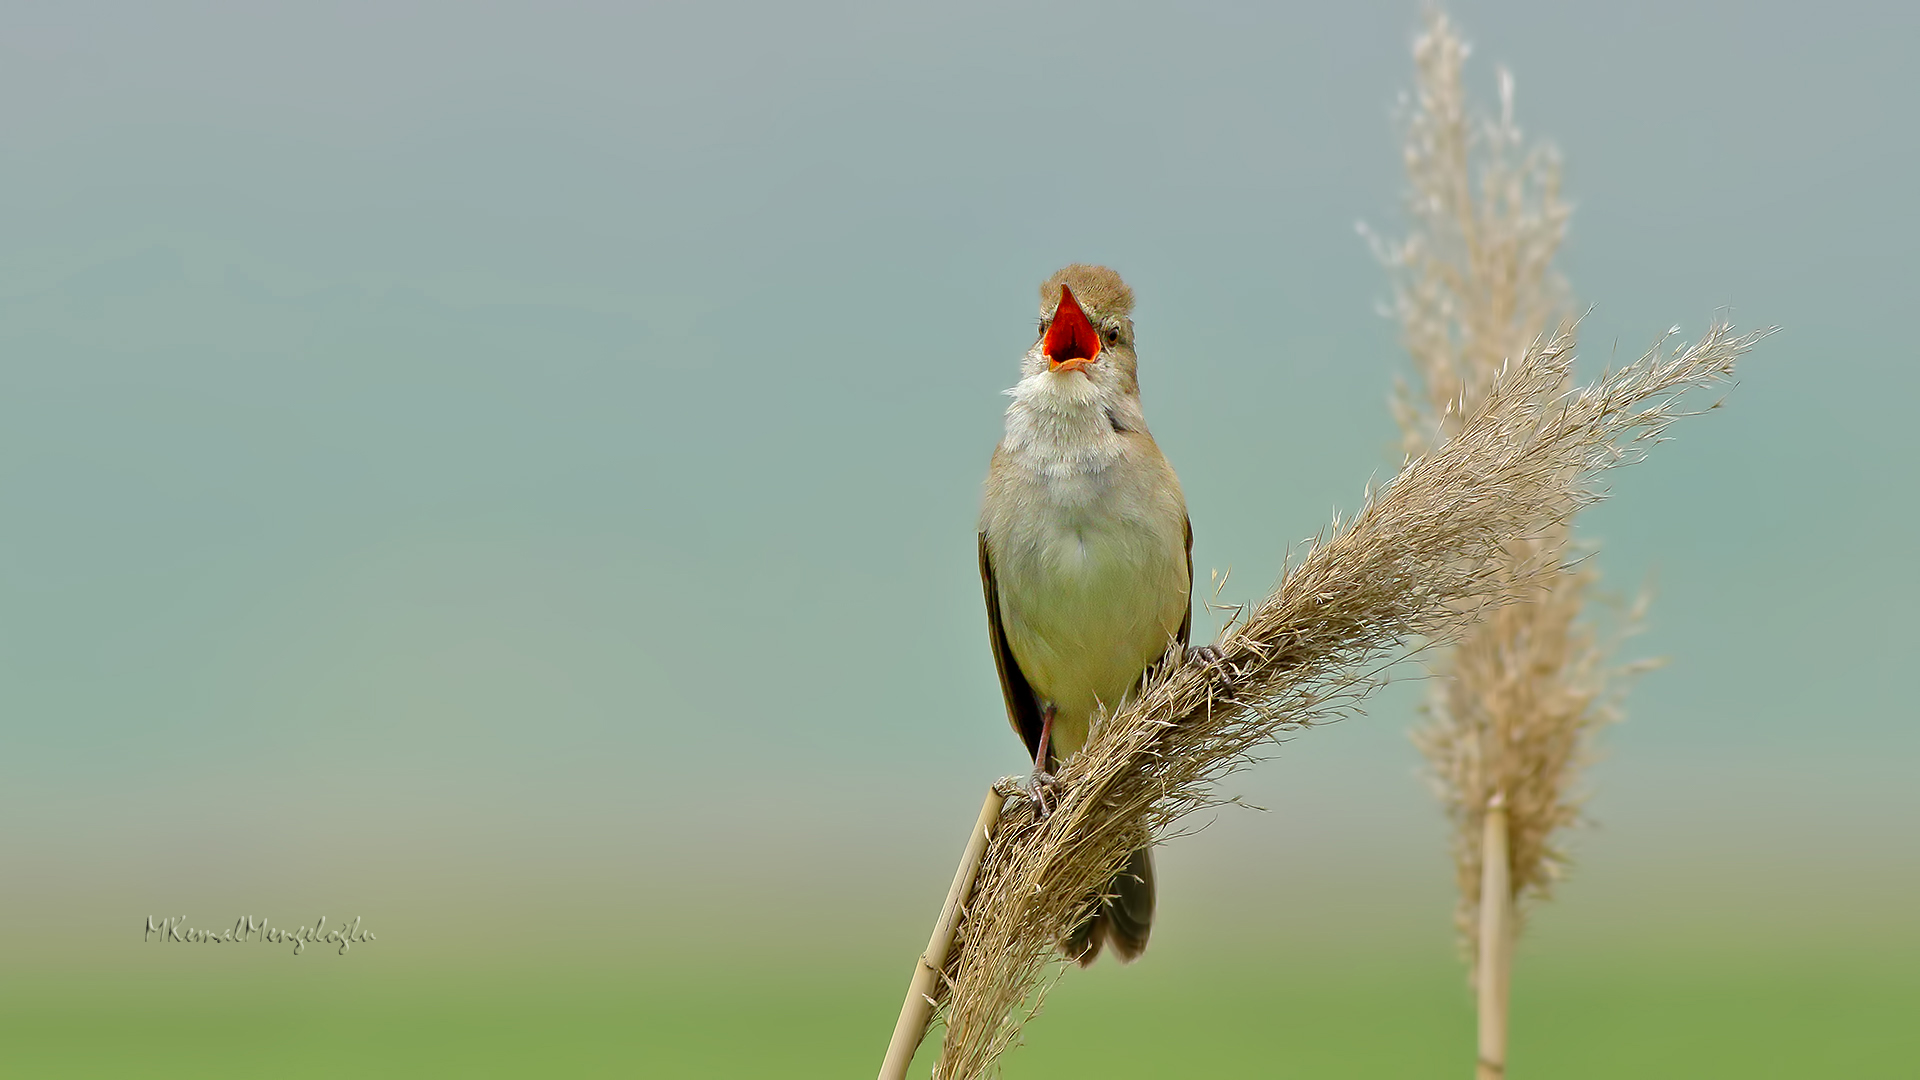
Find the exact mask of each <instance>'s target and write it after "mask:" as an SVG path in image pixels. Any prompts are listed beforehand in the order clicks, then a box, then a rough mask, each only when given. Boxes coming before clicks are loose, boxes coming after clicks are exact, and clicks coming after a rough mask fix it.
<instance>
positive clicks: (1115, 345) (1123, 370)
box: [1021, 263, 1140, 396]
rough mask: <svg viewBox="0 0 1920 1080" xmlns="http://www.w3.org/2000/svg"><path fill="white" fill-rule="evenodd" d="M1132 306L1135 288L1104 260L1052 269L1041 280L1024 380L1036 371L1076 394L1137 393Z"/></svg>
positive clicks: (1064, 390)
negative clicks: (1099, 263)
mask: <svg viewBox="0 0 1920 1080" xmlns="http://www.w3.org/2000/svg"><path fill="white" fill-rule="evenodd" d="M1132 311H1133V290H1132V289H1130V288H1128V287H1127V283H1126V282H1124V281H1122V280H1120V275H1119V274H1116V273H1114V272H1113V271H1112V270H1109V269H1107V268H1106V267H1104V266H1088V265H1086V264H1084V263H1074V264H1073V265H1072V266H1069V267H1067V268H1065V269H1063V270H1061V271H1059V272H1058V273H1056V274H1054V275H1053V276H1052V277H1050V278H1048V279H1047V280H1046V282H1045V283H1044V284H1042V285H1041V286H1040V339H1039V340H1038V341H1036V342H1034V344H1033V348H1031V349H1029V350H1028V351H1027V358H1026V362H1025V363H1024V364H1023V365H1022V370H1021V375H1022V376H1023V378H1022V381H1023V382H1024V381H1026V380H1028V379H1034V378H1036V377H1038V378H1041V379H1044V380H1047V382H1048V383H1049V384H1051V385H1054V386H1057V387H1058V388H1059V389H1060V390H1061V391H1063V392H1065V393H1070V394H1075V395H1077V394H1079V393H1084V392H1085V389H1093V390H1096V391H1098V392H1100V394H1101V396H1106V395H1119V396H1125V395H1137V394H1138V393H1139V392H1140V383H1139V377H1138V374H1137V366H1136V365H1137V361H1136V359H1135V357H1134V353H1133V320H1132V319H1131V318H1128V315H1129V314H1130V313H1131V312H1132ZM1082 380H1085V382H1084V383H1083V382H1081V381H1082ZM1076 384H1078V385H1076ZM1087 384H1090V386H1089V385H1087Z"/></svg>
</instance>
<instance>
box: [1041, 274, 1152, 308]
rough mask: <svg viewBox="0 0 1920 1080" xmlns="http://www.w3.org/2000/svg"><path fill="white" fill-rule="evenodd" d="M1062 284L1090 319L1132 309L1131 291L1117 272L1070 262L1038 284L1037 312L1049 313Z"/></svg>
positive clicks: (1058, 299) (1057, 303)
mask: <svg viewBox="0 0 1920 1080" xmlns="http://www.w3.org/2000/svg"><path fill="white" fill-rule="evenodd" d="M1062 283H1065V285H1066V286H1067V287H1068V288H1070V289H1072V290H1073V296H1074V299H1076V300H1078V301H1079V302H1080V307H1081V308H1082V309H1083V310H1085V311H1086V313H1087V314H1088V315H1089V316H1091V317H1092V318H1093V319H1094V320H1096V321H1098V320H1099V319H1102V318H1112V317H1115V316H1125V315H1128V314H1130V313H1131V312H1132V311H1133V290H1132V289H1130V288H1128V287H1127V283H1126V282H1124V281H1121V280H1120V275H1119V274H1116V273H1114V272H1113V271H1112V270H1109V269H1107V268H1106V267H1104V266H1090V265H1088V264H1086V263H1074V264H1073V265H1072V266H1068V267H1065V268H1063V269H1060V270H1057V271H1055V272H1054V275H1053V276H1052V277H1050V278H1048V279H1047V280H1046V281H1045V282H1044V283H1043V284H1041V286H1040V314H1041V315H1042V316H1046V315H1051V314H1052V313H1053V309H1054V308H1055V307H1057V306H1059V304H1060V286H1061V284H1062Z"/></svg>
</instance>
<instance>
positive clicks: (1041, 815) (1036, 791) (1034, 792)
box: [1027, 768, 1060, 821]
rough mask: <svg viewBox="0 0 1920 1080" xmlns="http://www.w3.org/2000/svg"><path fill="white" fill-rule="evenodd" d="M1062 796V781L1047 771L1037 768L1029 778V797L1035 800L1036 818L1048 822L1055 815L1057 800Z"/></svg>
mask: <svg viewBox="0 0 1920 1080" xmlns="http://www.w3.org/2000/svg"><path fill="white" fill-rule="evenodd" d="M1059 794H1060V780H1059V778H1058V777H1056V776H1054V775H1053V774H1052V773H1050V772H1047V771H1046V770H1045V769H1040V768H1036V769H1034V770H1033V775H1032V776H1030V777H1028V778H1027V795H1028V797H1029V798H1031V799H1032V800H1033V807H1034V812H1035V817H1036V818H1038V819H1039V820H1041V821H1045V820H1047V815H1049V814H1051V813H1053V807H1054V801H1055V798H1056V797H1057V796H1058V795H1059Z"/></svg>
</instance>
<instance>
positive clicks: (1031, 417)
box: [980, 265, 1193, 963]
mask: <svg viewBox="0 0 1920 1080" xmlns="http://www.w3.org/2000/svg"><path fill="white" fill-rule="evenodd" d="M1062 285H1065V286H1067V288H1068V289H1069V290H1070V291H1071V293H1072V294H1073V296H1074V297H1075V298H1076V300H1077V301H1078V303H1077V307H1078V308H1079V309H1080V310H1081V311H1083V312H1084V314H1085V317H1086V319H1087V320H1089V321H1090V322H1091V323H1092V326H1093V328H1094V330H1095V331H1096V332H1097V333H1098V334H1099V336H1100V345H1099V351H1098V356H1097V358H1096V359H1095V361H1094V362H1091V363H1089V364H1087V365H1086V366H1085V367H1083V368H1080V369H1078V370H1056V369H1055V365H1054V364H1053V363H1051V362H1050V360H1049V358H1048V357H1047V356H1046V354H1045V353H1044V352H1043V351H1042V344H1043V342H1044V341H1045V336H1044V335H1045V331H1046V329H1047V327H1048V325H1049V321H1050V319H1051V318H1053V317H1054V316H1055V314H1056V307H1057V305H1059V304H1060V303H1061V296H1062V289H1061V286H1062ZM1041 299H1042V309H1041V311H1042V323H1041V326H1042V334H1043V337H1042V341H1038V342H1035V344H1034V347H1033V349H1031V350H1029V352H1028V354H1027V357H1026V360H1025V361H1024V363H1023V365H1022V377H1021V380H1020V384H1019V385H1018V386H1016V387H1014V388H1013V389H1012V390H1011V391H1009V393H1010V394H1011V395H1012V397H1013V404H1012V405H1010V406H1009V407H1008V409H1007V418H1006V435H1005V438H1003V439H1002V441H1001V443H1000V446H999V448H998V449H997V450H995V452H994V455H993V464H992V467H991V469H990V471H989V474H988V478H987V494H986V500H985V504H984V506H983V509H982V511H981V519H980V568H981V579H982V582H983V584H984V586H985V590H986V600H987V613H988V623H989V630H990V637H991V641H992V644H993V649H994V658H995V661H996V665H997V666H998V668H999V671H1000V678H1001V688H1002V690H1003V691H1004V693H1005V697H1006V702H1007V713H1008V717H1009V719H1010V720H1011V721H1012V723H1013V725H1014V728H1015V730H1016V731H1018V732H1019V733H1020V735H1021V737H1022V739H1023V740H1024V741H1025V742H1026V744H1027V748H1028V750H1029V752H1030V753H1037V752H1038V749H1039V746H1038V743H1039V737H1040V729H1041V724H1042V722H1043V720H1042V717H1043V715H1044V713H1045V710H1046V709H1047V708H1048V707H1052V708H1053V709H1054V718H1053V723H1052V728H1051V736H1050V740H1049V747H1048V749H1049V753H1048V755H1047V757H1048V760H1046V761H1037V762H1036V767H1039V768H1046V769H1048V770H1049V771H1050V770H1051V768H1052V766H1053V764H1054V763H1055V762H1061V761H1065V760H1066V759H1067V758H1069V757H1071V756H1072V755H1073V754H1074V753H1075V752H1076V751H1078V750H1079V749H1080V747H1081V746H1083V745H1085V743H1086V741H1087V739H1088V738H1089V737H1090V735H1091V730H1092V725H1093V724H1094V723H1095V722H1096V721H1097V718H1098V717H1099V716H1100V715H1101V712H1102V709H1103V708H1104V710H1105V711H1106V712H1107V713H1111V712H1113V711H1114V710H1116V709H1118V708H1119V707H1120V705H1121V704H1122V703H1123V702H1124V701H1125V700H1126V699H1127V698H1128V697H1129V696H1130V695H1131V694H1132V693H1133V692H1134V691H1135V689H1137V688H1138V686H1139V685H1140V682H1141V679H1142V678H1143V676H1144V675H1145V674H1146V672H1147V671H1148V669H1149V668H1150V667H1151V666H1152V665H1153V663H1154V662H1155V661H1156V660H1158V659H1159V658H1160V657H1161V656H1162V655H1163V654H1164V653H1165V652H1166V649H1167V647H1168V645H1169V644H1170V643H1171V642H1172V641H1174V640H1178V641H1180V642H1182V643H1184V642H1185V641H1186V640H1187V636H1188V632H1189V627H1190V617H1191V616H1190V595H1191V592H1192V582H1193V566H1192V556H1191V548H1192V533H1191V530H1190V528H1189V526H1188V522H1187V513H1186V503H1185V500H1184V498H1183V497H1182V495H1181V492H1180V482H1179V479H1178V478H1177V477H1176V476H1175V475H1174V472H1173V468H1172V466H1170V465H1169V464H1168V463H1167V460H1166V458H1165V456H1164V455H1162V454H1161V453H1160V448H1159V447H1158V446H1157V445H1156V444H1155V443H1154V441H1153V436H1152V435H1151V434H1149V433H1148V431H1147V424H1146V417H1145V415H1144V414H1143V413H1142V412H1141V409H1140V397H1139V390H1138V388H1139V382H1138V377H1137V373H1136V368H1135V364H1136V358H1135V355H1134V350H1133V325H1132V321H1131V319H1130V318H1129V313H1130V311H1131V309H1132V304H1133V293H1132V290H1131V289H1128V288H1127V286H1126V284H1125V283H1124V282H1122V281H1121V280H1120V276H1119V275H1118V274H1115V273H1114V272H1113V271H1111V270H1108V269H1106V268H1104V267H1089V266H1079V265H1076V266H1070V267H1068V268H1066V269H1065V270H1062V271H1061V272H1060V273H1058V274H1056V275H1054V277H1053V278H1052V279H1050V280H1049V281H1048V282H1047V284H1045V285H1043V286H1042V287H1041ZM1106 892H1107V894H1108V899H1107V900H1106V901H1105V902H1103V904H1102V905H1101V906H1100V907H1099V908H1097V909H1096V911H1095V915H1094V917H1093V918H1092V919H1091V920H1089V922H1088V923H1086V924H1085V925H1083V926H1081V927H1079V928H1077V929H1076V930H1075V931H1074V933H1073V935H1071V937H1070V938H1069V940H1068V941H1067V942H1065V943H1063V948H1064V949H1065V951H1066V952H1067V953H1068V955H1070V956H1073V957H1074V958H1075V959H1078V960H1080V961H1081V962H1082V963H1090V962H1091V961H1092V960H1093V958H1094V957H1095V956H1096V955H1097V954H1098V953H1099V950H1100V947H1101V944H1102V942H1103V940H1104V941H1107V942H1110V943H1111V944H1112V945H1113V948H1114V952H1115V953H1116V955H1119V956H1120V957H1121V958H1122V959H1132V958H1133V957H1134V956H1136V955H1138V954H1139V951H1140V950H1141V949H1143V948H1145V946H1146V939H1147V934H1148V932H1149V930H1150V929H1151V926H1152V918H1153V895H1154V890H1153V864H1152V858H1151V855H1150V853H1149V852H1148V850H1147V849H1144V848H1143V849H1141V850H1140V851H1138V852H1135V854H1134V856H1133V858H1132V860H1130V861H1129V863H1128V866H1127V868H1126V870H1125V871H1123V872H1122V873H1121V874H1120V875H1119V876H1118V877H1117V878H1116V879H1115V880H1114V882H1113V883H1112V884H1111V885H1110V886H1109V888H1108V889H1107V890H1106Z"/></svg>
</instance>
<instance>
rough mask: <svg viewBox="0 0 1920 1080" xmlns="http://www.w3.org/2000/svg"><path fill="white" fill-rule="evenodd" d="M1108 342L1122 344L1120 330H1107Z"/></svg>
mask: <svg viewBox="0 0 1920 1080" xmlns="http://www.w3.org/2000/svg"><path fill="white" fill-rule="evenodd" d="M1107 344H1109V345H1118V344H1120V331H1118V330H1108V331H1107Z"/></svg>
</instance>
